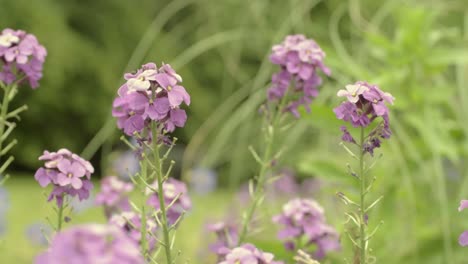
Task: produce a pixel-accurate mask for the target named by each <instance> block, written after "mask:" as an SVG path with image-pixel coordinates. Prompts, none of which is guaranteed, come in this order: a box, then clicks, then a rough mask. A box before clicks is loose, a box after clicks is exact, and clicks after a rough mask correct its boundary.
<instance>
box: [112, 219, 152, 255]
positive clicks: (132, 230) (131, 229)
mask: <svg viewBox="0 0 468 264" xmlns="http://www.w3.org/2000/svg"><path fill="white" fill-rule="evenodd" d="M109 224H111V225H115V226H117V227H119V228H121V229H122V230H124V231H125V233H127V235H128V236H129V237H131V238H132V239H133V240H134V241H136V242H137V243H138V244H139V243H141V230H140V229H141V215H139V214H136V213H135V212H132V211H127V212H122V213H119V214H114V215H112V217H111V218H110V220H109ZM146 230H147V231H148V234H147V235H146V241H148V246H149V250H150V251H152V250H153V249H154V248H155V246H156V239H155V237H154V236H153V235H156V231H157V224H156V222H155V221H154V220H153V219H152V216H148V217H147V218H146ZM149 232H151V233H152V234H153V235H151V234H150V233H149Z"/></svg>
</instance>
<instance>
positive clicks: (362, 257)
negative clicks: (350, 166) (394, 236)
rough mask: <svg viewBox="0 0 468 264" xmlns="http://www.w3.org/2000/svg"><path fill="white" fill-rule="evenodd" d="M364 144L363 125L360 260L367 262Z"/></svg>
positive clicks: (360, 173)
mask: <svg viewBox="0 0 468 264" xmlns="http://www.w3.org/2000/svg"><path fill="white" fill-rule="evenodd" d="M363 144H364V127H361V139H360V142H359V145H360V146H361V147H360V149H359V181H360V187H361V188H360V208H359V213H360V225H359V233H360V235H359V238H360V242H361V243H360V245H361V246H360V260H361V263H362V264H364V263H366V251H367V241H366V231H367V230H366V227H367V224H366V222H367V221H366V212H365V208H366V202H365V199H366V174H365V172H364V170H365V169H364V154H365V152H364V149H363V148H362V146H363Z"/></svg>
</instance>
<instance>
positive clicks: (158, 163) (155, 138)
mask: <svg viewBox="0 0 468 264" xmlns="http://www.w3.org/2000/svg"><path fill="white" fill-rule="evenodd" d="M158 136H159V135H158V131H157V127H153V156H154V163H155V166H156V169H157V171H156V176H157V180H158V198H159V207H160V210H161V218H162V219H160V220H161V224H162V231H163V239H164V249H165V252H166V260H167V264H172V256H171V241H170V238H169V224H168V222H167V215H166V204H165V201H164V192H163V182H164V178H163V177H164V175H163V173H162V161H161V157H160V154H159V144H158Z"/></svg>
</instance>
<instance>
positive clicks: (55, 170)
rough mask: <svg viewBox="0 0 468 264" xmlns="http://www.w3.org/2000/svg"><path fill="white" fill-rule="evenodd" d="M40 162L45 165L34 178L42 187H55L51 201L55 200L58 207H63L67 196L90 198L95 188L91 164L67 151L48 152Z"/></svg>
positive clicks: (45, 152) (40, 158)
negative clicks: (92, 181)
mask: <svg viewBox="0 0 468 264" xmlns="http://www.w3.org/2000/svg"><path fill="white" fill-rule="evenodd" d="M39 160H43V161H45V164H44V167H41V168H39V169H38V170H37V171H36V174H35V175H34V178H35V179H36V180H37V181H38V182H39V184H40V185H41V186H42V187H46V186H47V185H49V184H52V185H53V186H54V188H53V190H52V193H51V194H50V195H49V199H48V200H49V201H51V200H52V199H54V198H55V199H56V202H57V205H58V206H61V205H62V203H63V198H64V195H66V194H67V195H69V196H72V197H74V196H78V198H79V199H80V200H84V199H87V198H88V197H89V193H90V190H91V189H92V188H93V184H92V183H91V174H92V173H93V172H94V168H93V166H92V165H91V163H89V162H88V161H86V160H84V159H83V158H81V157H80V156H78V155H76V154H74V153H72V152H71V151H69V150H67V149H60V150H59V151H57V152H49V151H47V150H46V151H44V154H43V155H42V156H40V157H39Z"/></svg>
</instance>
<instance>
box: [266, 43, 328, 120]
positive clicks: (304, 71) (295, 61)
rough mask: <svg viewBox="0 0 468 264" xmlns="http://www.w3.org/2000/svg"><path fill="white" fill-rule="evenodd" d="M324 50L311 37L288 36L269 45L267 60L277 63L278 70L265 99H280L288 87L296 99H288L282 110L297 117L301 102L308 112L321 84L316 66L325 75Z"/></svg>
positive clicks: (285, 93) (326, 69) (326, 71)
mask: <svg viewBox="0 0 468 264" xmlns="http://www.w3.org/2000/svg"><path fill="white" fill-rule="evenodd" d="M324 58H325V52H323V51H322V49H321V48H320V46H319V45H318V44H317V43H316V42H315V41H314V40H313V39H307V38H306V37H305V36H304V35H290V36H287V37H286V39H285V40H284V41H283V42H282V43H281V44H279V45H275V46H273V48H272V54H271V56H270V60H271V62H272V63H274V64H277V65H280V66H281V70H280V71H279V72H278V73H275V74H274V75H273V76H272V79H271V81H272V86H271V87H270V88H269V89H268V100H270V101H273V100H281V99H282V98H283V97H284V96H286V95H287V93H288V89H289V87H290V86H291V85H294V89H293V90H292V91H293V93H294V94H295V95H297V96H298V97H299V98H298V99H296V100H293V101H291V102H290V103H289V104H288V105H287V106H286V109H287V110H288V111H290V112H291V113H292V114H293V115H294V116H296V117H299V112H298V107H299V106H300V105H304V107H305V108H306V110H307V111H310V107H309V105H310V103H311V102H312V99H313V98H314V97H316V96H317V95H318V90H317V87H318V86H319V85H320V84H321V83H322V79H321V78H320V76H319V75H318V69H320V70H321V71H322V72H324V73H325V74H326V75H330V73H331V72H330V70H329V69H328V68H327V67H326V66H325V65H324V64H323V60H324Z"/></svg>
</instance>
